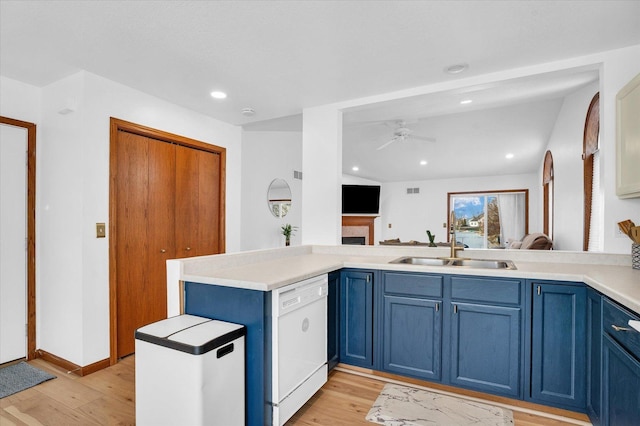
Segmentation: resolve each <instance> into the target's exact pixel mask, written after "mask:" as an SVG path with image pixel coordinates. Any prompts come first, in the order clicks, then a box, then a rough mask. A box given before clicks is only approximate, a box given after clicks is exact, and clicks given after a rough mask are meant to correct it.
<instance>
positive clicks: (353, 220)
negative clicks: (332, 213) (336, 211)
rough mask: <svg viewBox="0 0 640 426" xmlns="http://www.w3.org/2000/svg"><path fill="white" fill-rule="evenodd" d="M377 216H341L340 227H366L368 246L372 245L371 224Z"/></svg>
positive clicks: (372, 227)
mask: <svg viewBox="0 0 640 426" xmlns="http://www.w3.org/2000/svg"><path fill="white" fill-rule="evenodd" d="M376 217H377V216H342V226H343V227H345V226H366V227H367V228H368V229H369V235H368V238H367V241H368V244H369V245H373V239H374V236H373V229H374V225H373V222H374V221H375V220H376Z"/></svg>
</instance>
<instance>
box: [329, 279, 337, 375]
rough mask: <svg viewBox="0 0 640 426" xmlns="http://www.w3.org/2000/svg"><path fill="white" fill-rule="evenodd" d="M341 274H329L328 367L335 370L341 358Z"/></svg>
mask: <svg viewBox="0 0 640 426" xmlns="http://www.w3.org/2000/svg"><path fill="white" fill-rule="evenodd" d="M339 347H340V273H339V272H331V273H330V274H329V294H328V297H327V366H328V368H329V370H331V369H333V367H335V366H336V365H337V364H338V362H340V357H339V353H338V348H339Z"/></svg>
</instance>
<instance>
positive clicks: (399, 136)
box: [377, 120, 436, 151]
mask: <svg viewBox="0 0 640 426" xmlns="http://www.w3.org/2000/svg"><path fill="white" fill-rule="evenodd" d="M407 139H416V140H421V141H426V142H435V141H436V139H435V138H430V137H428V136H419V135H414V134H413V131H412V130H411V129H409V128H408V127H407V122H406V121H404V120H397V121H395V128H394V130H393V137H392V138H391V139H390V140H389V141H388V142H385V143H384V144H382V145H380V146H379V147H378V148H377V150H378V151H379V150H381V149H383V148H386V147H388V146H389V145H391V144H392V143H394V142H399V141H404V140H407Z"/></svg>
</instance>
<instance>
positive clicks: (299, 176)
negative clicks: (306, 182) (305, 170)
mask: <svg viewBox="0 0 640 426" xmlns="http://www.w3.org/2000/svg"><path fill="white" fill-rule="evenodd" d="M293 178H294V179H300V180H302V172H299V171H297V170H294V171H293Z"/></svg>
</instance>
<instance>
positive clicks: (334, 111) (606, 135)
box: [302, 45, 640, 254]
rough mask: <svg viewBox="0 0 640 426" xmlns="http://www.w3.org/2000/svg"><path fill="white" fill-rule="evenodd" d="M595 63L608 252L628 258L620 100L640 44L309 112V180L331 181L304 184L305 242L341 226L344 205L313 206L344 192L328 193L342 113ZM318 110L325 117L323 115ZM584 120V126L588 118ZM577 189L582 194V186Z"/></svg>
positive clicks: (638, 64)
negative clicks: (618, 161) (618, 157)
mask: <svg viewBox="0 0 640 426" xmlns="http://www.w3.org/2000/svg"><path fill="white" fill-rule="evenodd" d="M594 65H595V66H600V67H601V68H600V69H601V70H602V72H601V76H600V108H601V109H600V113H601V123H600V134H601V150H602V152H601V155H602V161H603V164H602V170H601V172H602V179H603V188H604V189H603V191H604V207H603V209H604V215H603V219H602V220H603V224H604V251H605V252H609V253H625V254H628V253H629V252H630V241H629V240H628V238H627V239H624V238H618V237H616V235H615V226H616V223H617V222H619V221H621V220H623V219H628V218H629V219H632V220H634V221H636V222H640V217H639V216H640V199H632V200H621V199H618V198H617V197H616V195H615V96H616V94H617V92H618V91H619V90H620V88H621V87H622V86H624V84H626V83H627V82H628V81H629V80H631V78H633V77H634V76H635V75H636V74H638V72H640V45H636V46H631V47H628V48H624V49H618V50H613V51H607V52H601V53H597V54H593V55H589V56H582V57H576V58H570V59H566V60H561V61H556V62H550V63H544V64H538V65H535V66H530V67H524V68H517V69H511V70H504V71H500V72H496V73H491V74H485V75H479V76H474V77H469V78H462V79H456V80H449V81H446V82H443V83H436V84H432V85H428V86H422V87H416V88H413V89H407V90H402V91H398V92H393V93H385V94H380V95H376V96H370V97H367V98H360V99H353V100H350V101H345V102H340V103H336V104H330V105H324V106H321V107H316V108H310V109H307V110H304V112H303V122H304V126H303V141H304V142H303V143H304V149H303V160H302V161H303V166H304V170H303V171H304V173H305V180H308V181H310V182H320V181H321V180H322V178H323V175H324V176H328V180H329V181H330V182H325V183H324V184H318V185H319V186H318V187H319V188H322V191H313V189H314V187H313V186H309V189H311V191H307V189H306V188H307V187H305V186H303V193H304V199H305V200H304V204H305V206H307V205H308V206H310V208H309V209H308V210H305V209H303V224H304V227H305V236H308V237H303V242H304V243H319V244H320V243H327V242H328V239H327V236H326V234H323V229H325V231H329V232H331V233H334V232H335V230H336V227H335V226H332V225H333V223H332V222H331V219H330V217H332V216H333V217H340V205H339V203H334V202H333V201H331V202H330V203H328V204H326V203H325V204H324V207H323V208H322V215H318V214H317V213H316V212H314V209H313V208H311V207H312V206H313V207H320V206H322V205H323V204H322V202H323V200H334V199H335V198H337V195H336V194H339V192H340V189H339V188H340V187H339V185H338V184H335V185H334V186H333V191H334V194H333V195H332V194H330V193H329V191H331V188H330V186H331V183H332V182H333V181H334V176H333V174H334V171H335V169H336V168H337V169H340V168H341V165H342V164H341V163H342V152H341V146H342V139H341V137H342V136H341V134H337V135H336V134H334V133H335V132H334V131H333V129H335V128H336V127H337V128H338V129H340V128H341V125H340V122H341V120H342V115H341V111H342V110H344V109H346V108H352V107H358V106H362V105H367V104H371V103H375V102H382V101H388V100H393V99H400V98H404V97H410V96H416V95H423V94H428V93H436V92H440V91H444V90H452V89H460V88H464V87H468V86H475V85H478V84H491V83H494V82H499V81H502V80H507V79H511V78H519V77H525V76H530V75H535V74H539V73H545V72H553V71H559V70H563V69H568V68H574V67H584V66H594ZM318 111H322V112H323V113H322V114H319V113H318ZM581 121H582V123H584V118H583V119H582V120H581ZM323 146H324V147H326V150H325V151H324V152H323V153H322V155H321V156H320V157H318V158H319V159H321V160H322V162H323V167H317V166H314V167H310V168H309V169H307V165H308V164H309V165H310V166H311V165H313V162H314V157H315V156H316V154H317V153H319V152H320V151H321V150H322V147H323ZM336 146H337V147H338V148H340V149H339V150H338V151H336V149H335V148H336ZM573 190H575V191H582V186H580V187H577V188H574V189H573ZM327 226H329V228H327ZM337 238H338V237H337V236H336V237H335V238H333V240H336V241H337Z"/></svg>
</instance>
